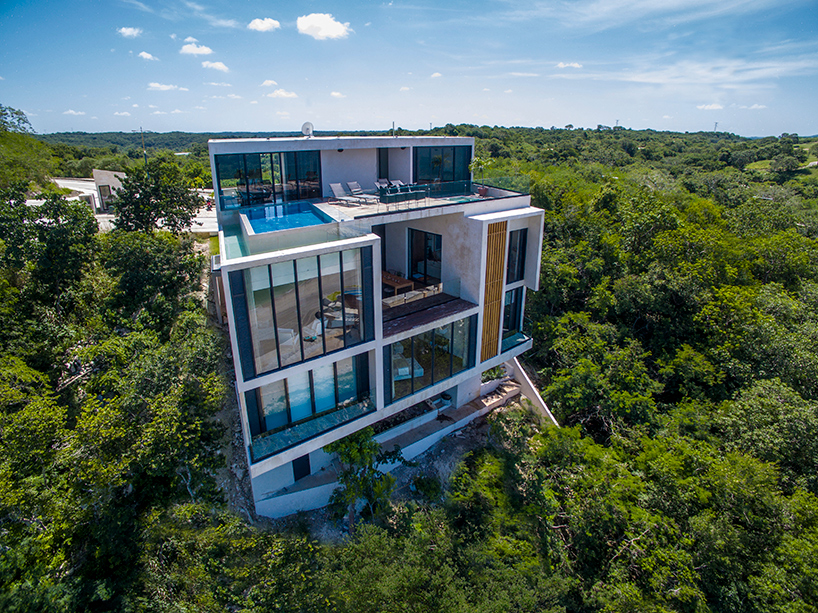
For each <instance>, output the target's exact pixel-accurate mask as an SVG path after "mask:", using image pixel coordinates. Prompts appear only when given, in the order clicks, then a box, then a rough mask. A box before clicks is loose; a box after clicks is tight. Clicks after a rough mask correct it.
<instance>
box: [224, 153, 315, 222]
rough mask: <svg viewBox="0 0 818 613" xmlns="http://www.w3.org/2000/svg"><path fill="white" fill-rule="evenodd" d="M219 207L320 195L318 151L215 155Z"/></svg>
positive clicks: (242, 205) (310, 197)
mask: <svg viewBox="0 0 818 613" xmlns="http://www.w3.org/2000/svg"><path fill="white" fill-rule="evenodd" d="M216 184H217V187H218V192H219V202H220V203H221V207H222V209H231V208H237V207H246V206H263V205H265V204H270V203H275V202H291V201H294V200H308V199H313V198H320V197H321V154H320V152H319V151H291V152H287V153H238V154H229V155H217V156H216Z"/></svg>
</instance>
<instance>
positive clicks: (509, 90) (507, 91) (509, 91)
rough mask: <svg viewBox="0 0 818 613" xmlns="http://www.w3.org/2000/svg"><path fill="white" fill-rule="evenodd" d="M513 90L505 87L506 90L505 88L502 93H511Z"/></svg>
mask: <svg viewBox="0 0 818 613" xmlns="http://www.w3.org/2000/svg"><path fill="white" fill-rule="evenodd" d="M513 91H514V90H513V89H507V90H505V91H504V92H503V93H504V94H510V93H512V92H513Z"/></svg>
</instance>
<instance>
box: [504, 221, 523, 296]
mask: <svg viewBox="0 0 818 613" xmlns="http://www.w3.org/2000/svg"><path fill="white" fill-rule="evenodd" d="M527 241H528V229H527V228H523V229H521V230H512V231H511V232H509V235H508V258H507V260H506V261H507V262H508V268H507V270H506V283H514V282H515V281H522V280H523V278H524V277H525V250H526V243H527Z"/></svg>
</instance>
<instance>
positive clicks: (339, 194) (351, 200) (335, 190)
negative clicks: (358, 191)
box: [329, 183, 366, 206]
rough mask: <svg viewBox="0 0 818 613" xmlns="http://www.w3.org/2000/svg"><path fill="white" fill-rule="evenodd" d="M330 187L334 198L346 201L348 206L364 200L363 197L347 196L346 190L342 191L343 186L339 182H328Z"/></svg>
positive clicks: (357, 204) (358, 203) (356, 204)
mask: <svg viewBox="0 0 818 613" xmlns="http://www.w3.org/2000/svg"><path fill="white" fill-rule="evenodd" d="M329 186H330V188H331V189H332V195H333V196H334V197H335V199H336V200H340V201H341V202H346V203H347V204H349V205H350V206H359V205H360V204H361V203H362V202H366V200H364V199H363V198H358V197H356V196H348V195H347V193H346V191H344V186H343V185H341V184H340V183H330V184H329Z"/></svg>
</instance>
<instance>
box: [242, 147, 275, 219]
mask: <svg viewBox="0 0 818 613" xmlns="http://www.w3.org/2000/svg"><path fill="white" fill-rule="evenodd" d="M265 161H266V174H267V181H266V183H265V180H264V175H265V164H264V162H265ZM244 163H245V166H246V168H247V200H246V202H245V203H244V204H246V205H247V206H262V205H264V204H269V203H271V202H273V200H274V199H273V186H272V183H271V181H270V154H269V153H264V154H261V153H248V154H247V155H245V156H244Z"/></svg>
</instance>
